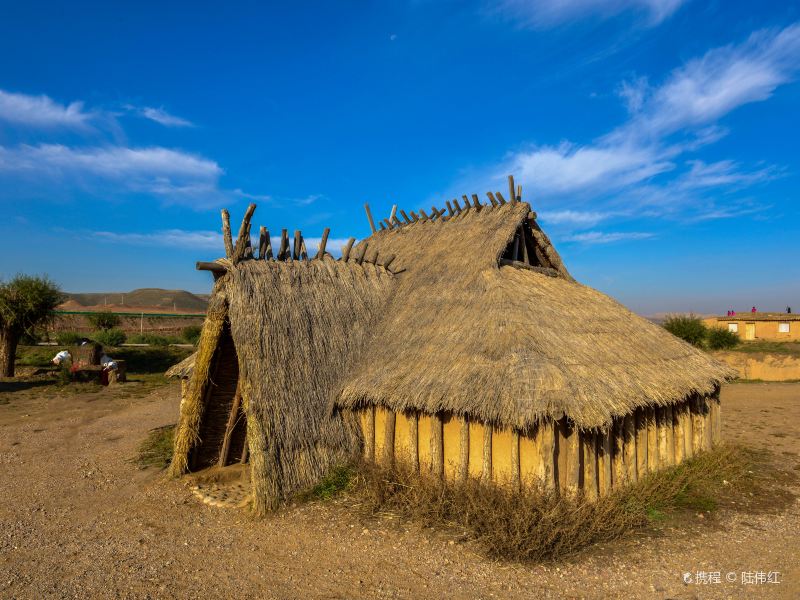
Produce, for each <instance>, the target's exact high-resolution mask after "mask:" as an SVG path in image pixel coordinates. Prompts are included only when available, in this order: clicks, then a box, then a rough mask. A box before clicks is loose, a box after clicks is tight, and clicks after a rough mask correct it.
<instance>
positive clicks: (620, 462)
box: [611, 419, 627, 488]
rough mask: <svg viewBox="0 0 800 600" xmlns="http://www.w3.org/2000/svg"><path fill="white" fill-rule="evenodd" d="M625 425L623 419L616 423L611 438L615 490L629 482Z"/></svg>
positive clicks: (612, 476)
mask: <svg viewBox="0 0 800 600" xmlns="http://www.w3.org/2000/svg"><path fill="white" fill-rule="evenodd" d="M624 439H625V423H624V421H623V420H622V419H617V420H616V421H615V422H614V428H613V430H612V438H611V463H612V464H613V465H614V472H613V473H612V474H611V479H612V483H613V486H614V488H618V487H621V486H622V485H624V484H625V482H626V480H627V474H626V473H625V446H624V443H623V441H624Z"/></svg>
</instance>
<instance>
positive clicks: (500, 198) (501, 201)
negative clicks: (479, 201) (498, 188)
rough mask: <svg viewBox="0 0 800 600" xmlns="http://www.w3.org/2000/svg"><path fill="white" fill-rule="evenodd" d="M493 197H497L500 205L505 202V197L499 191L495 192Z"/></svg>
mask: <svg viewBox="0 0 800 600" xmlns="http://www.w3.org/2000/svg"><path fill="white" fill-rule="evenodd" d="M494 197H495V198H497V201H498V202H499V203H500V205H501V206H502V205H503V204H505V203H506V199H505V198H503V194H501V193H500V192H495V193H494Z"/></svg>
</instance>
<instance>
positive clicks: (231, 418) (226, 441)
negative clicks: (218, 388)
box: [217, 385, 242, 467]
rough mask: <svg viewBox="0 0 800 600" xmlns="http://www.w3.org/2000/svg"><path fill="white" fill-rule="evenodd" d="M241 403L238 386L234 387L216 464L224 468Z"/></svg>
mask: <svg viewBox="0 0 800 600" xmlns="http://www.w3.org/2000/svg"><path fill="white" fill-rule="evenodd" d="M241 402H242V393H241V392H240V391H239V386H238V385H237V386H236V392H235V393H234V395H233V402H231V410H230V413H228V423H227V424H226V425H225V434H224V435H223V437H222V448H221V449H220V451H219V461H218V462H217V464H218V465H219V466H220V467H224V466H225V465H226V464H228V455H229V454H230V450H231V434H233V428H234V427H236V421H237V419H238V418H239V405H240V404H241Z"/></svg>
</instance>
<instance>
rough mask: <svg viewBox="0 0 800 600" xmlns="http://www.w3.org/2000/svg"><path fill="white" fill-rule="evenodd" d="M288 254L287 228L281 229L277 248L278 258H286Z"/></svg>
mask: <svg viewBox="0 0 800 600" xmlns="http://www.w3.org/2000/svg"><path fill="white" fill-rule="evenodd" d="M288 254H289V230H288V229H281V247H280V248H279V249H278V260H286V259H287V258H288Z"/></svg>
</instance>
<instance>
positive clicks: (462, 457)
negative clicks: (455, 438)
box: [458, 416, 469, 481]
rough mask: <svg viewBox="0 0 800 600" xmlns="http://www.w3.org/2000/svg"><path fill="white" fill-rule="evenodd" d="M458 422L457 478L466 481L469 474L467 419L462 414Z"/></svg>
mask: <svg viewBox="0 0 800 600" xmlns="http://www.w3.org/2000/svg"><path fill="white" fill-rule="evenodd" d="M459 422H460V425H461V430H460V436H459V445H458V479H459V481H466V480H467V477H468V476H469V421H468V420H467V418H466V417H463V416H462V417H461V418H460V419H459Z"/></svg>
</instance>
